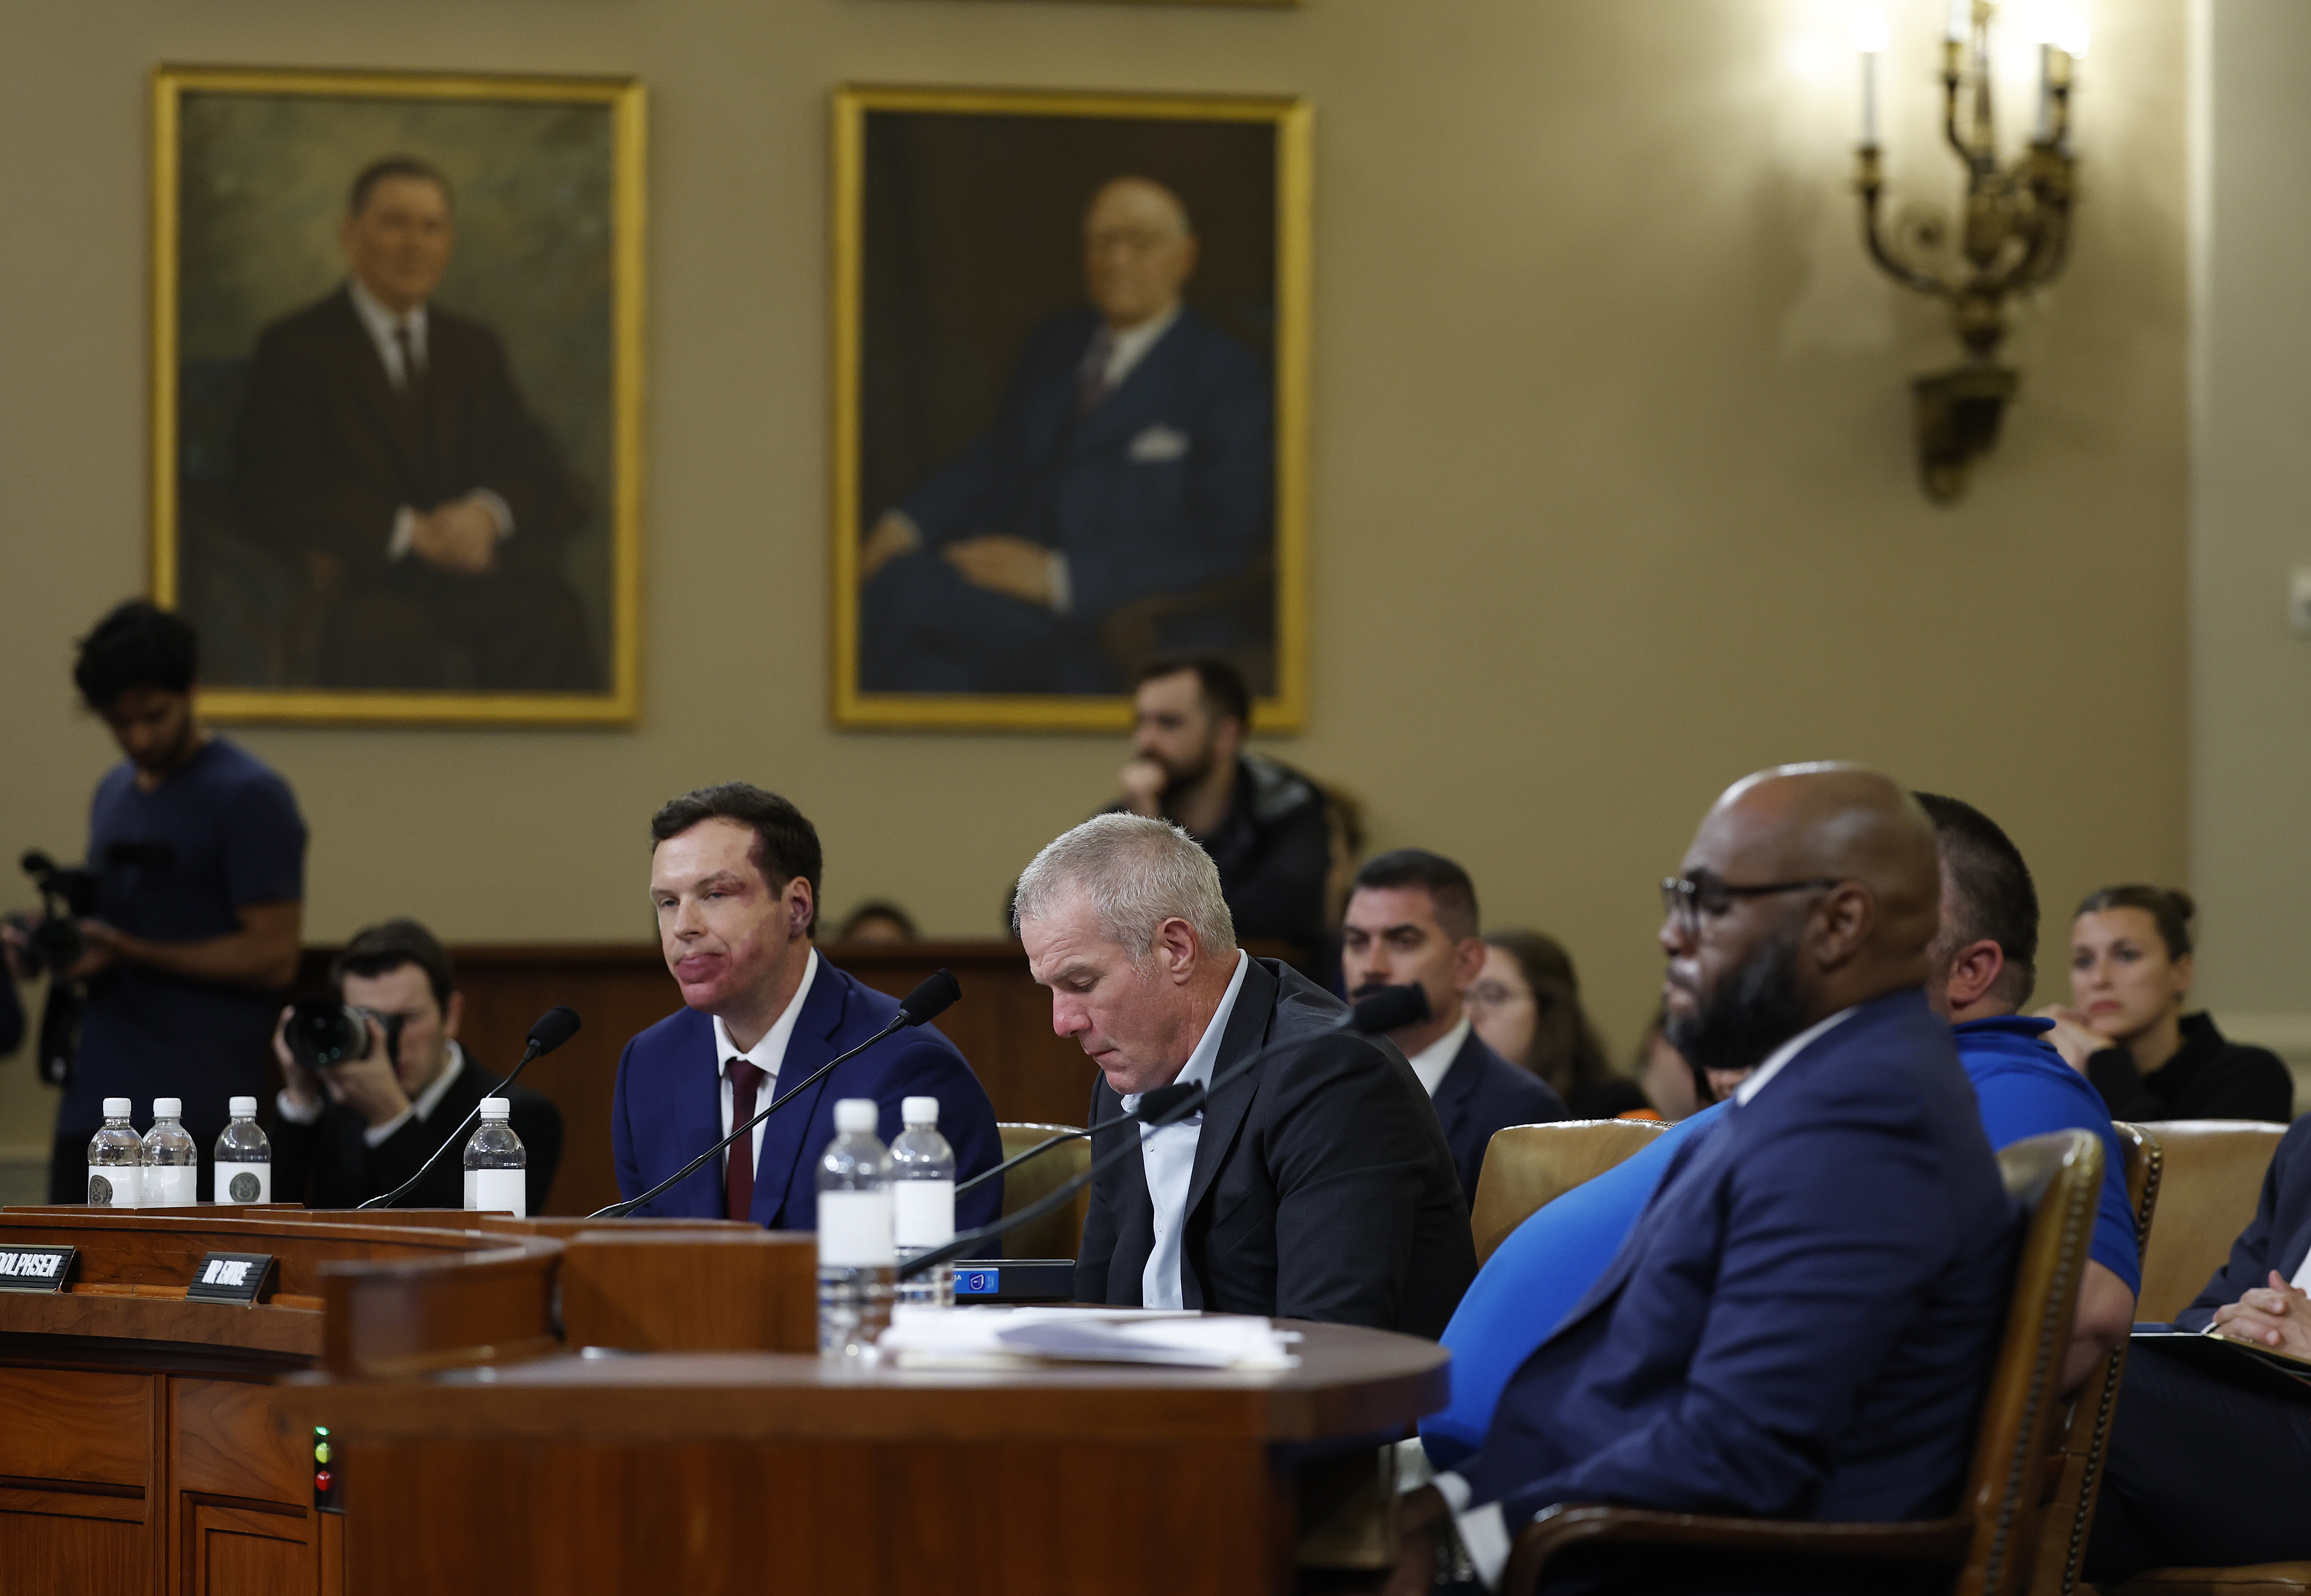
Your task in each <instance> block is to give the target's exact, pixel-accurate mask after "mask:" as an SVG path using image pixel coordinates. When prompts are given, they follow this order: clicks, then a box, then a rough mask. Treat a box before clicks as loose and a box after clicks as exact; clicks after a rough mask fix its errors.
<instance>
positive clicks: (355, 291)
mask: <svg viewBox="0 0 2311 1596" xmlns="http://www.w3.org/2000/svg"><path fill="white" fill-rule="evenodd" d="M345 291H346V292H347V294H348V295H350V296H351V298H352V299H353V314H354V315H356V316H358V317H361V318H362V325H363V326H365V327H367V328H368V329H369V335H370V336H371V337H372V338H374V339H376V340H377V341H378V342H379V343H392V342H393V330H394V329H395V328H396V327H407V328H408V329H409V337H410V340H411V342H412V343H415V344H416V345H417V347H418V348H419V349H420V350H423V348H424V347H425V307H424V306H423V305H420V306H418V307H417V308H416V309H414V310H412V311H409V312H408V313H407V314H406V315H405V314H404V313H402V312H400V311H397V310H393V309H389V308H387V306H386V303H385V301H384V300H382V299H379V298H378V297H377V296H376V295H375V294H373V293H371V292H370V291H369V290H367V289H365V288H363V287H362V280H361V279H360V278H358V277H348V278H346V279H345Z"/></svg>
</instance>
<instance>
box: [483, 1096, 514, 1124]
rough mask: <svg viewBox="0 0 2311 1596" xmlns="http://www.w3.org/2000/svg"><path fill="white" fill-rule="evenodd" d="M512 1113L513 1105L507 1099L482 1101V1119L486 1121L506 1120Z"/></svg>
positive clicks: (496, 1098)
mask: <svg viewBox="0 0 2311 1596" xmlns="http://www.w3.org/2000/svg"><path fill="white" fill-rule="evenodd" d="M512 1113H513V1104H512V1102H511V1101H510V1100H509V1099H507V1098H504V1097H484V1098H483V1099H482V1117H483V1118H484V1119H505V1118H507V1117H509V1116H510V1115H512Z"/></svg>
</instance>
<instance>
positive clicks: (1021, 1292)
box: [955, 1258, 1076, 1303]
mask: <svg viewBox="0 0 2311 1596" xmlns="http://www.w3.org/2000/svg"><path fill="white" fill-rule="evenodd" d="M1075 1294H1076V1261H1075V1260H1074V1259H1072V1258H1011V1259H1007V1260H1005V1261H1003V1262H996V1261H995V1260H993V1259H968V1258H966V1259H959V1260H957V1261H956V1262H955V1301H957V1302H979V1303H988V1302H1066V1301H1068V1300H1069V1299H1070V1298H1072V1297H1074V1296H1075Z"/></svg>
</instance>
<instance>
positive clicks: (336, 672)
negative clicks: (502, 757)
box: [234, 156, 603, 691]
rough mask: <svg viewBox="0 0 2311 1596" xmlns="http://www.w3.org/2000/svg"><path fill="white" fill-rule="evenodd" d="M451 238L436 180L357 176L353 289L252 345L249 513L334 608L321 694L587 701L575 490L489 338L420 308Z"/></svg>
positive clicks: (324, 639) (246, 450) (342, 235)
mask: <svg viewBox="0 0 2311 1596" xmlns="http://www.w3.org/2000/svg"><path fill="white" fill-rule="evenodd" d="M452 235H453V227H452V215H451V201H450V194H449V180H448V179H447V178H444V177H443V176H442V175H441V173H440V171H439V170H438V169H435V168H434V167H432V166H431V165H430V164H428V163H426V162H424V161H422V160H415V159H414V158H412V157H408V156H391V157H388V158H387V159H385V160H379V161H375V162H373V163H371V165H370V166H369V167H368V168H366V169H364V170H363V171H362V173H361V175H360V176H359V177H358V178H355V179H354V182H353V196H352V205H351V208H350V211H349V213H348V214H347V215H346V217H345V220H344V222H343V223H342V224H341V226H340V229H339V240H340V242H341V243H342V245H343V246H344V252H345V258H346V261H347V264H348V266H349V268H350V269H349V272H348V274H347V276H346V280H345V282H344V286H343V287H342V288H340V289H338V290H337V291H336V292H334V293H332V294H330V295H329V296H328V297H327V298H326V299H321V300H318V301H317V302H316V303H314V304H311V305H309V306H307V307H305V308H303V309H301V310H299V311H296V312H294V313H292V315H290V316H287V317H283V318H282V319H281V320H279V321H277V322H275V323H274V324H273V325H271V326H269V327H267V328H266V330H265V332H264V334H263V335H262V336H261V337H260V338H259V339H258V340H257V356H256V360H255V362H254V364H253V366H252V369H251V371H250V375H249V402H248V406H247V409H246V410H245V412H243V415H242V419H241V426H240V440H239V445H238V447H237V449H236V460H235V471H234V487H235V494H236V497H237V499H239V502H240V512H241V516H242V518H243V520H244V522H245V524H246V525H247V527H248V530H249V533H250V534H251V535H252V536H253V537H254V538H255V539H256V541H257V542H259V543H261V544H263V545H265V546H266V547H268V548H270V549H272V550H273V551H275V552H276V553H277V554H279V555H280V556H281V557H282V558H283V559H284V560H285V561H286V562H288V564H289V566H290V568H291V569H292V573H293V574H294V576H295V577H297V578H298V579H300V580H302V581H305V582H307V583H309V584H310V591H311V592H312V593H313V594H314V595H315V597H316V598H317V599H318V600H319V601H320V602H322V603H324V604H326V605H327V613H326V616H325V619H324V621H323V624H322V626H321V628H320V647H319V650H318V662H317V670H318V677H319V685H321V686H324V687H339V688H398V689H436V690H459V689H462V690H494V691H586V690H599V689H600V688H601V686H602V685H603V677H602V673H601V671H600V668H599V666H598V664H597V662H596V661H595V658H594V651H593V646H592V644H591V642H590V640H589V635H588V626H587V620H586V614H585V611H584V608H583V606H582V604H581V603H580V600H579V597H578V594H577V592H576V590H575V589H574V588H572V587H571V585H570V581H569V579H568V577H565V576H564V575H563V574H562V568H561V560H562V551H563V549H564V547H565V546H566V545H567V543H568V542H569V540H570V537H571V533H574V532H575V531H576V530H577V529H578V526H579V525H580V522H581V521H582V520H583V519H584V510H583V507H582V506H581V504H580V497H579V493H578V490H577V488H576V485H575V484H574V483H573V482H572V481H571V478H570V474H569V472H568V470H567V468H566V467H565V465H564V464H563V463H562V456H561V454H560V451H559V450H558V449H556V447H554V441H553V439H552V438H550V437H548V436H547V434H546V431H545V429H544V428H543V427H542V426H540V425H539V424H538V422H537V421H536V418H535V417H534V416H532V415H531V414H530V413H529V411H528V408H527V407H526V406H525V405H524V404H523V403H522V398H521V393H520V390H519V388H518V387H517V386H515V383H514V378H513V371H512V369H511V367H510V366H509V365H508V363H507V361H506V355H505V350H504V348H503V347H502V346H501V344H500V343H499V342H498V338H497V335H496V334H494V333H493V332H492V331H491V330H490V329H489V328H488V327H486V326H484V325H482V324H481V323H479V322H476V321H471V320H468V319H467V318H466V317H461V316H458V315H455V314H453V313H452V312H449V311H448V310H444V309H443V308H440V306H438V305H435V304H433V303H432V302H431V301H432V293H433V290H434V288H435V287H436V286H437V285H438V284H439V283H440V280H441V273H442V272H443V271H444V270H445V269H446V268H447V267H448V265H449V252H450V247H451V242H452Z"/></svg>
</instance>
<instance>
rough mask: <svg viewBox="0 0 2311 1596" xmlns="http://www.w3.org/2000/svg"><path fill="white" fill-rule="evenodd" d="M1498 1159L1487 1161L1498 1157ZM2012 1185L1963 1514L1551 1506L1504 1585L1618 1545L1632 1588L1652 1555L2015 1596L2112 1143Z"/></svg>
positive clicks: (1862, 1582)
mask: <svg viewBox="0 0 2311 1596" xmlns="http://www.w3.org/2000/svg"><path fill="white" fill-rule="evenodd" d="M1488 1161H1489V1160H1488ZM1998 1162H1999V1167H2000V1168H2001V1170H2002V1171H2003V1172H2004V1174H2005V1177H2006V1189H2007V1190H2008V1191H2009V1192H2010V1193H2012V1194H2013V1195H2014V1197H2015V1199H2016V1200H2017V1201H2019V1202H2021V1203H2022V1204H2024V1205H2025V1206H2027V1207H2028V1209H2029V1210H2030V1219H2029V1222H2028V1229H2027V1231H2026V1233H2025V1235H2024V1237H2023V1242H2022V1249H2021V1255H2020V1257H2019V1261H2018V1262H2017V1264H2016V1267H2015V1274H2014V1289H2013V1295H2012V1297H2011V1305H2010V1307H2009V1309H2008V1311H2007V1319H2006V1329H2005V1333H2004V1335H2003V1337H2002V1338H2001V1344H2000V1347H1999V1350H1998V1358H1997V1362H1996V1363H1995V1364H1994V1365H1993V1367H1992V1370H1991V1375H1990V1382H1989V1386H1988V1390H1987V1393H1986V1395H1985V1396H1984V1401H1983V1408H1982V1418H1981V1420H1980V1424H1979V1427H1978V1429H1977V1431H1976V1434H1975V1444H1974V1462H1973V1464H1972V1466H1971V1467H1970V1468H1969V1469H1968V1470H1967V1480H1966V1486H1965V1489H1964V1492H1963V1494H1962V1495H1961V1496H1960V1498H1959V1503H1958V1511H1957V1512H1956V1513H1954V1514H1951V1515H1950V1516H1949V1517H1948V1518H1941V1519H1927V1520H1922V1521H1919V1522H1911V1523H1891V1524H1855V1523H1819V1522H1780V1521H1774V1520H1765V1519H1744V1518H1720V1517H1712V1516H1705V1515H1704V1514H1689V1513H1657V1512H1652V1511H1648V1510H1644V1509H1639V1508H1629V1507H1600V1506H1585V1505H1565V1506H1557V1507H1551V1508H1549V1509H1548V1511H1546V1512H1545V1513H1543V1514H1541V1515H1540V1516H1539V1518H1537V1519H1536V1520H1534V1522H1532V1523H1530V1524H1529V1525H1527V1526H1526V1527H1525V1529H1524V1530H1523V1531H1522V1532H1521V1533H1520V1534H1519V1535H1518V1536H1517V1539H1516V1543H1515V1546H1514V1548H1513V1549H1512V1551H1511V1553H1510V1556H1509V1564H1508V1571H1507V1577H1506V1579H1505V1580H1504V1583H1503V1585H1502V1589H1503V1590H1504V1591H1507V1592H1513V1593H1514V1596H1529V1593H1530V1592H1533V1591H1535V1590H1536V1589H1537V1588H1538V1587H1539V1583H1540V1576H1541V1574H1542V1572H1543V1571H1544V1570H1545V1569H1547V1568H1548V1566H1549V1564H1550V1563H1552V1562H1554V1561H1555V1560H1557V1558H1558V1557H1562V1556H1563V1555H1564V1554H1565V1553H1566V1552H1568V1551H1573V1550H1575V1549H1576V1548H1578V1549H1583V1550H1586V1549H1590V1548H1611V1549H1612V1550H1613V1551H1614V1552H1616V1553H1618V1554H1619V1555H1620V1557H1622V1558H1624V1559H1626V1561H1627V1562H1628V1563H1629V1564H1630V1565H1631V1566H1632V1569H1631V1570H1620V1569H1617V1573H1618V1574H1621V1575H1622V1583H1623V1585H1624V1586H1625V1587H1626V1588H1627V1589H1630V1590H1635V1589H1639V1588H1642V1587H1643V1586H1644V1584H1645V1583H1647V1582H1645V1581H1644V1578H1643V1576H1642V1574H1641V1573H1640V1572H1636V1571H1635V1570H1636V1569H1641V1567H1642V1563H1643V1562H1644V1561H1650V1560H1653V1559H1655V1558H1662V1559H1665V1560H1666V1561H1667V1562H1669V1563H1673V1564H1679V1565H1681V1566H1685V1567H1687V1568H1690V1567H1691V1566H1694V1565H1695V1564H1696V1563H1697V1562H1699V1561H1701V1560H1703V1559H1706V1560H1707V1561H1708V1563H1709V1564H1710V1565H1711V1566H1713V1567H1714V1568H1718V1569H1725V1568H1731V1567H1734V1566H1740V1565H1749V1564H1755V1565H1757V1567H1758V1571H1759V1572H1760V1573H1771V1574H1774V1575H1775V1577H1777V1578H1778V1577H1780V1576H1782V1574H1783V1571H1785V1570H1786V1571H1787V1574H1788V1576H1789V1580H1790V1583H1792V1585H1794V1586H1797V1587H1812V1586H1815V1585H1816V1584H1821V1585H1822V1587H1823V1588H1845V1589H1869V1590H1873V1591H1894V1590H1921V1591H1923V1590H1939V1591H1949V1590H1957V1591H1958V1592H1963V1593H1964V1596H2016V1593H2018V1592H2021V1591H2023V1590H2024V1589H2025V1588H2026V1587H2027V1586H2028V1583H2029V1580H2030V1576H2031V1574H2032V1573H2033V1572H2034V1571H2035V1567H2036V1550H2037V1536H2038V1513H2039V1500H2040V1497H2041V1496H2042V1495H2043V1494H2044V1490H2043V1482H2044V1470H2045V1462H2046V1454H2047V1448H2048V1445H2049V1443H2050V1441H2051V1439H2052V1436H2053V1432H2054V1417H2055V1414H2056V1411H2057V1404H2056V1402H2055V1400H2054V1381H2055V1379H2056V1377H2057V1375H2058V1374H2059V1372H2060V1370H2061V1367H2062V1349H2063V1347H2064V1346H2065V1345H2066V1344H2067V1343H2068V1342H2069V1340H2070V1334H2071V1315H2072V1314H2073V1313H2074V1312H2075V1310H2076V1308H2077V1305H2078V1294H2079V1280H2080V1277H2081V1276H2082V1275H2083V1274H2084V1273H2085V1271H2086V1261H2087V1247H2088V1245H2089V1241H2090V1240H2091V1239H2092V1236H2093V1234H2094V1217H2095V1205H2096V1202H2097V1199H2098V1198H2099V1196H2100V1195H2101V1191H2102V1143H2101V1141H2100V1140H2099V1139H2098V1138H2097V1137H2096V1136H2095V1135H2094V1134H2093V1132H2089V1131H2057V1132H2053V1133H2052V1134H2050V1135H2045V1136H2032V1137H2029V1138H2028V1139H2026V1140H2024V1141H2018V1142H2016V1143H2014V1144H2013V1145H2012V1146H2011V1147H2009V1148H2007V1149H2004V1150H2003V1151H2002V1152H2001V1153H2000V1154H1999V1155H1998Z"/></svg>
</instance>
